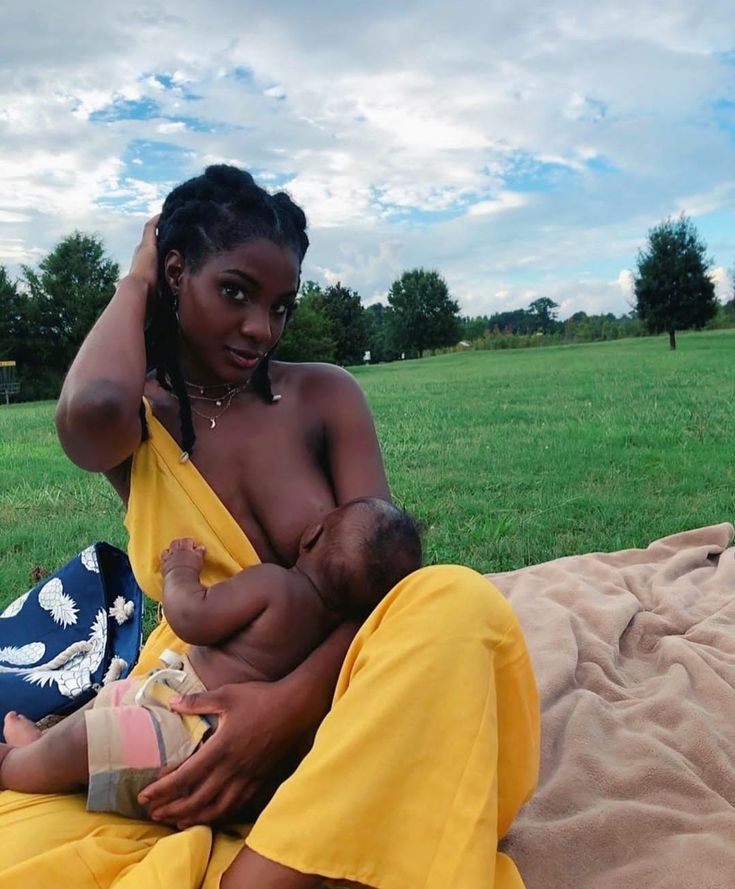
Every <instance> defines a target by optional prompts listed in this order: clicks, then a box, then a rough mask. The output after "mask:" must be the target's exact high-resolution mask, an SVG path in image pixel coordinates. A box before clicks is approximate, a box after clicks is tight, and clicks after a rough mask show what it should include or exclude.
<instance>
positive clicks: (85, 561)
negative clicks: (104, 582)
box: [79, 544, 100, 574]
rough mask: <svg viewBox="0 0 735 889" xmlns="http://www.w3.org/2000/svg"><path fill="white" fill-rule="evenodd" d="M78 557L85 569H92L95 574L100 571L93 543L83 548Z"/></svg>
mask: <svg viewBox="0 0 735 889" xmlns="http://www.w3.org/2000/svg"><path fill="white" fill-rule="evenodd" d="M79 558H80V559H81V560H82V565H84V567H85V568H86V569H87V571H93V572H94V573H95V574H99V573H100V565H99V562H98V561H97V550H96V549H95V548H94V544H92V546H88V547H87V548H86V549H85V550H83V551H82V552H81V553H79Z"/></svg>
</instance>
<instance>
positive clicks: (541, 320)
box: [528, 296, 561, 333]
mask: <svg viewBox="0 0 735 889" xmlns="http://www.w3.org/2000/svg"><path fill="white" fill-rule="evenodd" d="M558 308H559V304H558V303H555V302H554V300H553V299H549V298H548V297H547V296H541V297H539V298H538V299H535V300H534V301H533V302H532V303H531V305H530V306H529V307H528V313H529V315H531V316H532V318H533V321H534V322H535V324H536V330H540V331H541V333H553V332H554V331H555V330H558V329H559V328H560V326H561V325H560V322H559V320H558V318H557V314H556V310H557V309H558Z"/></svg>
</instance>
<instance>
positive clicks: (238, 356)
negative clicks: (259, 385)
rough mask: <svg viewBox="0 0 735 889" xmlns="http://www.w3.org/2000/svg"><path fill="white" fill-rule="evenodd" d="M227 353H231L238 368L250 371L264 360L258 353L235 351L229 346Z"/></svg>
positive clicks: (243, 350)
mask: <svg viewBox="0 0 735 889" xmlns="http://www.w3.org/2000/svg"><path fill="white" fill-rule="evenodd" d="M227 351H228V352H229V353H230V355H231V357H232V360H233V361H234V362H235V364H237V366H238V367H243V368H246V369H248V370H250V369H252V368H253V367H255V365H256V364H257V363H258V362H259V361H260V359H261V358H262V356H261V355H259V354H258V353H257V352H248V351H246V350H245V349H233V348H232V346H227Z"/></svg>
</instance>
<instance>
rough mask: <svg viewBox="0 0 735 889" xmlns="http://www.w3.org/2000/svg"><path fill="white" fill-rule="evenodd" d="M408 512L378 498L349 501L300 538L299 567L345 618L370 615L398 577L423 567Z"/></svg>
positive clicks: (419, 546) (414, 528)
mask: <svg viewBox="0 0 735 889" xmlns="http://www.w3.org/2000/svg"><path fill="white" fill-rule="evenodd" d="M421 556H422V553H421V536H420V534H419V530H418V526H417V524H416V521H415V520H414V519H413V517H412V516H411V515H409V513H407V512H405V511H404V510H402V509H398V507H396V506H394V505H393V504H392V503H388V502H387V501H386V500H380V499H378V498H377V497H360V498H358V499H356V500H350V501H349V502H348V503H345V504H344V505H342V506H338V507H337V508H336V509H333V510H332V511H331V512H329V513H327V514H326V515H325V516H324V518H323V519H322V521H321V522H320V523H319V524H318V525H313V526H312V527H310V528H308V529H307V530H306V531H305V532H304V535H303V537H302V538H301V544H300V550H299V558H298V561H297V562H296V566H297V567H298V568H300V569H301V570H303V571H304V572H305V573H307V574H308V575H309V576H310V577H311V579H312V580H313V581H314V582H315V583H316V585H317V587H318V588H319V590H320V592H321V593H322V595H323V596H324V598H325V600H326V601H327V603H328V604H329V605H331V606H332V607H334V608H335V610H336V611H338V612H339V613H340V614H342V615H343V616H344V617H356V618H364V617H366V616H367V615H368V614H369V613H370V612H371V611H372V610H373V608H374V607H375V606H376V605H377V604H378V602H380V600H381V599H382V598H383V597H384V596H385V595H386V593H388V592H389V591H390V590H391V589H392V588H393V587H394V586H395V585H396V584H397V583H398V581H399V580H402V579H403V578H404V577H405V576H406V575H407V574H410V573H411V572H412V571H416V570H417V569H418V568H420V567H421Z"/></svg>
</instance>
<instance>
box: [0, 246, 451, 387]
mask: <svg viewBox="0 0 735 889" xmlns="http://www.w3.org/2000/svg"><path fill="white" fill-rule="evenodd" d="M119 276H120V268H119V266H118V264H117V263H116V262H114V261H113V260H111V259H110V258H109V257H107V256H106V255H105V248H104V244H103V242H102V240H101V239H100V238H99V237H97V236H95V235H89V234H83V233H81V232H74V233H73V234H71V235H69V236H68V237H66V238H64V239H63V240H62V241H60V242H59V243H58V244H57V245H56V247H54V249H53V250H52V251H51V252H50V253H49V254H48V256H46V257H45V258H44V259H42V260H41V262H40V263H39V265H38V268H37V269H33V268H31V267H30V266H23V267H22V275H21V277H20V279H19V280H12V279H11V277H10V275H9V274H8V271H7V269H6V268H5V267H4V266H0V360H14V361H15V362H16V364H17V379H18V381H19V382H20V384H21V392H20V395H19V398H20V399H21V400H28V401H32V400H37V399H51V398H56V397H57V396H58V394H59V392H60V390H61V383H62V381H63V378H64V374H65V373H66V371H67V369H68V368H69V365H70V364H71V362H72V360H73V358H74V356H75V355H76V353H77V351H78V349H79V347H80V345H81V343H82V340H83V339H84V337H85V336H86V334H87V332H88V331H89V329H90V328H91V327H92V325H93V323H94V321H95V320H96V318H97V317H98V316H99V315H100V313H101V312H102V310H103V309H104V307H105V306H106V305H107V303H108V302H109V300H110V298H111V297H112V295H113V293H114V291H115V286H116V284H117V281H118V278H119ZM387 302H388V304H387V305H383V304H382V303H378V304H375V305H371V306H368V307H365V306H364V305H363V302H362V299H361V297H360V295H359V294H358V293H357V292H356V291H354V290H351V289H350V288H349V287H346V286H344V285H342V284H341V283H337V284H334V285H330V286H325V287H322V286H321V285H319V284H316V283H315V282H314V281H307V282H306V283H305V284H304V286H303V288H302V291H301V295H300V297H299V300H298V302H297V305H296V308H295V310H294V312H293V314H292V317H291V318H290V320H289V323H288V325H287V327H286V332H285V334H284V336H283V338H282V339H281V342H280V343H279V345H278V347H277V349H276V351H275V355H274V357H276V358H281V359H283V360H285V361H329V362H334V363H336V364H341V365H351V364H360V363H362V362H363V361H366V360H369V361H373V362H377V361H392V360H394V359H396V358H403V357H419V358H420V357H422V356H423V355H424V353H425V352H426V351H427V350H433V349H438V348H441V347H446V346H451V345H454V343H456V342H457V340H458V339H459V337H460V334H461V323H460V316H459V303H457V302H456V300H453V299H452V298H451V297H450V295H449V289H448V287H447V284H446V281H445V280H444V278H443V277H442V276H441V275H440V274H439V273H438V272H437V271H434V270H428V269H411V270H409V271H406V272H404V273H403V274H402V275H401V277H400V278H398V279H397V280H396V281H394V282H393V284H392V286H391V288H390V291H389V293H388V300H387Z"/></svg>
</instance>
